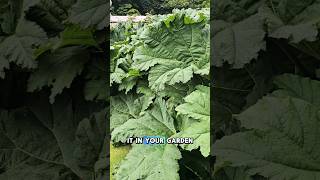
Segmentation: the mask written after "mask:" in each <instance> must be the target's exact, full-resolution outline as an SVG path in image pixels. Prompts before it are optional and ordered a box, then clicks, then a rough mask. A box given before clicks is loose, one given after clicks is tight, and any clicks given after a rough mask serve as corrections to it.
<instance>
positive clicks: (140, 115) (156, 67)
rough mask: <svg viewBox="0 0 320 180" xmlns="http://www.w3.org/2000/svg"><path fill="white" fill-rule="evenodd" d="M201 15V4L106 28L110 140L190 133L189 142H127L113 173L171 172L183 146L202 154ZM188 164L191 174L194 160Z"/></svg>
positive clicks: (204, 67)
mask: <svg viewBox="0 0 320 180" xmlns="http://www.w3.org/2000/svg"><path fill="white" fill-rule="evenodd" d="M208 18H209V16H208V11H207V10H191V9H188V10H176V11H174V12H173V13H172V14H168V15H163V16H153V17H151V19H150V20H147V22H145V23H144V24H136V25H134V24H130V23H126V24H119V25H117V26H115V27H114V28H113V29H112V30H113V31H112V32H111V34H112V36H111V37H112V38H113V40H111V42H113V43H112V44H111V45H112V46H111V51H112V54H111V62H110V64H111V85H112V86H111V88H112V91H111V95H112V96H111V118H110V120H111V131H112V133H111V140H112V141H113V144H117V145H119V146H121V145H123V144H126V141H127V139H128V138H129V137H143V136H148V135H149V136H163V137H166V138H170V137H184V138H185V137H190V138H193V139H194V143H193V144H190V145H182V144H181V145H174V144H164V145H156V146H145V145H139V144H133V145H132V149H131V150H130V152H129V153H128V155H127V156H126V158H125V159H124V160H123V161H122V162H121V163H120V166H119V169H118V170H117V173H116V175H115V176H114V178H115V179H119V180H120V179H142V178H145V179H163V180H164V179H179V178H180V177H182V174H179V172H180V173H181V172H182V171H180V169H181V168H182V167H184V166H183V165H182V164H180V163H179V161H178V160H180V159H181V158H182V155H181V153H182V152H184V150H186V151H197V152H200V153H201V154H202V155H199V156H201V157H202V158H203V159H204V160H205V161H208V159H205V157H208V156H209V153H210V144H209V142H210V121H209V119H210V95H209V87H208V85H209V80H208V75H209V24H208V20H209V19H208ZM121 32H122V35H121ZM128 82H130V83H128ZM190 109H192V110H191V111H189V110H190ZM200 153H199V154H200ZM137 162H140V163H139V164H137ZM190 169H191V170H192V169H195V170H194V171H191V174H192V175H193V176H198V174H197V173H196V171H197V170H196V169H197V167H195V166H193V167H190ZM204 171H205V170H204ZM204 174H205V175H207V174H209V172H208V171H207V174H206V173H204ZM205 175H203V177H205Z"/></svg>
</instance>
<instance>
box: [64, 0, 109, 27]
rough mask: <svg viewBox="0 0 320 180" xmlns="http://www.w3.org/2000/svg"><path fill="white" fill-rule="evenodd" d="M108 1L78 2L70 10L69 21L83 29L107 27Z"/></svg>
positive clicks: (90, 0)
mask: <svg viewBox="0 0 320 180" xmlns="http://www.w3.org/2000/svg"><path fill="white" fill-rule="evenodd" d="M107 3H109V1H105V0H78V1H77V3H76V4H74V5H73V6H72V8H71V10H70V17H69V21H70V22H72V23H74V24H80V25H81V27H83V28H89V27H96V28H98V29H103V28H104V27H106V26H107V16H109V13H108V5H107Z"/></svg>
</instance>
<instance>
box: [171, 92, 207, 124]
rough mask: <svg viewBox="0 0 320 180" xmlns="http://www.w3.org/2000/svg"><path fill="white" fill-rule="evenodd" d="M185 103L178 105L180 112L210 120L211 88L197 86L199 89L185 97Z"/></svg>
mask: <svg viewBox="0 0 320 180" xmlns="http://www.w3.org/2000/svg"><path fill="white" fill-rule="evenodd" d="M184 100H185V103H183V104H181V105H179V106H178V107H176V111H177V112H178V114H184V115H188V116H189V117H192V118H194V119H198V120H200V121H209V120H210V89H209V87H206V86H197V90H195V91H194V92H192V93H191V94H189V95H188V96H186V97H185V98H184Z"/></svg>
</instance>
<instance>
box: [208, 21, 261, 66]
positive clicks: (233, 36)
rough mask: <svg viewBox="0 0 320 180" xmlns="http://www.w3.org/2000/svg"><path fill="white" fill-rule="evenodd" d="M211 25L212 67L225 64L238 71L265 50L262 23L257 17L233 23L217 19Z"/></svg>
mask: <svg viewBox="0 0 320 180" xmlns="http://www.w3.org/2000/svg"><path fill="white" fill-rule="evenodd" d="M213 24H215V27H214V32H212V33H213V35H212V36H213V37H212V42H213V44H212V57H211V60H212V64H213V65H214V66H217V67H221V66H222V65H223V64H225V63H227V64H230V65H231V67H232V68H235V69H240V68H243V67H244V65H246V64H249V63H250V62H251V61H252V60H253V59H257V58H258V55H259V52H260V51H262V50H265V49H266V42H265V40H264V38H265V35H266V32H265V30H264V21H263V19H262V18H261V17H260V16H259V15H252V16H250V17H248V18H246V19H244V20H241V21H239V22H235V23H233V22H232V23H230V22H227V21H224V20H220V19H217V20H214V21H213Z"/></svg>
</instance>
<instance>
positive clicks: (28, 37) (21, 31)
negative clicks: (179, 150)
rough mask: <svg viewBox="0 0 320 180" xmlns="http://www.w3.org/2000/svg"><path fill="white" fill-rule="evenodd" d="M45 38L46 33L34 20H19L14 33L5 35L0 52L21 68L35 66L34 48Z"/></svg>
mask: <svg viewBox="0 0 320 180" xmlns="http://www.w3.org/2000/svg"><path fill="white" fill-rule="evenodd" d="M46 39H47V35H46V33H45V32H44V31H43V30H42V29H41V28H40V27H39V26H38V25H37V24H35V23H34V22H30V21H27V20H25V19H24V18H23V17H22V18H21V19H20V20H19V22H18V25H17V27H16V31H15V34H13V35H11V36H8V37H6V39H5V40H4V41H3V42H1V44H0V53H1V55H3V57H4V58H6V59H7V60H8V61H9V62H14V63H16V64H17V65H20V66H22V67H23V68H35V67H37V62H36V61H35V58H34V54H33V53H34V50H35V47H36V46H39V45H40V44H42V43H43V42H45V41H46Z"/></svg>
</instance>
